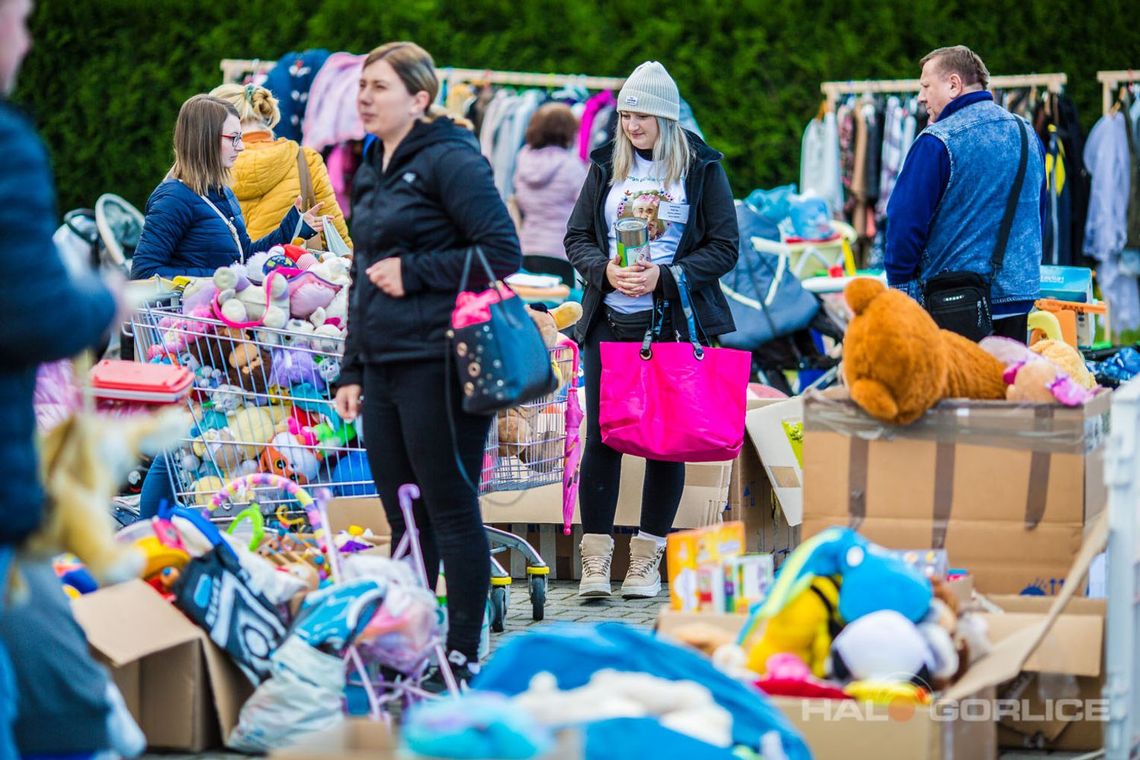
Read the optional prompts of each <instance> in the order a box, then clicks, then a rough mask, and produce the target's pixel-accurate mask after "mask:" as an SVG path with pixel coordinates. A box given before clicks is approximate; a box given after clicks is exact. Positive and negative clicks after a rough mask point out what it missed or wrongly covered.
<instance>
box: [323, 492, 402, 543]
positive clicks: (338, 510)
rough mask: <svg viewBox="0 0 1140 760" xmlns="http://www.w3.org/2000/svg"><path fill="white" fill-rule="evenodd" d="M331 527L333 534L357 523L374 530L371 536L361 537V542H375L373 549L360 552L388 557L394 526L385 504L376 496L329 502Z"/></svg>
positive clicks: (346, 498)
mask: <svg viewBox="0 0 1140 760" xmlns="http://www.w3.org/2000/svg"><path fill="white" fill-rule="evenodd" d="M328 513H329V527H330V528H331V531H330V533H331V535H334V536H335V535H336V534H337V533H339V532H340V531H342V530H348V528H349V526H351V525H357V526H359V527H361V528H365V529H367V530H371V531H372V537H371V538H364V537H360V538H358V539H357V540H358V541H360V542H361V543H371V544H373V548H372V549H364V550H363V551H361V552H359V553H360V554H366V553H369V552H376V553H379V554H382V555H384V556H385V557H387V556H388V555H389V554H391V549H392V526H391V525H389V524H388V517H387V515H385V513H384V505H383V504H381V503H380V499H378V498H376V497H375V496H367V497H342V498H338V499H333V500H332V501H330V502H329V506H328Z"/></svg>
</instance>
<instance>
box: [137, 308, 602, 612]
mask: <svg viewBox="0 0 1140 760" xmlns="http://www.w3.org/2000/svg"><path fill="white" fill-rule="evenodd" d="M132 333H133V335H134V341H135V344H136V356H137V357H138V358H139V359H145V360H148V361H168V362H171V363H175V364H179V365H181V366H184V367H187V368H189V369H190V370H191V371H192V372H193V373H194V375H195V389H194V391H193V392H192V393H191V395H190V397H189V399H188V401H187V406H188V408H189V410H190V412H191V416H192V418H193V427H192V428H191V429H190V431H189V435H188V436H187V437H186V438H185V439H184V440H183V441H182V442H181V445H180V446H179V447H178V448H177V450H175V451H169V452H167V454H166V457H167V460H168V462H169V464H170V467H169V469H170V473H171V479H172V485H173V488H174V492H175V495H176V498H177V499H178V501H179V502H180V503H183V504H189V505H196V506H198V507H203V508H209V509H210V515H211V517H212V518H213V519H214V520H216V521H219V522H229V521H230V520H232V519H233V518H234V516H235V513H234V511H233V508H232V505H230V504H229V503H228V502H226V503H222V504H219V505H215V506H213V507H211V506H210V502H211V500H212V498H213V495H214V494H215V493H217V492H218V491H219V490H221V488H222V486H223V485H224V484H225V483H226V482H229V481H232V480H235V479H237V478H240V477H242V476H246V475H252V474H254V473H258V472H263V473H270V474H273V475H279V476H281V477H284V478H287V479H288V480H290V481H293V482H295V483H297V484H299V485H303V486H305V487H307V488H315V487H318V486H326V487H328V488H329V489H330V491H331V492H332V494H333V496H336V497H363V496H375V495H376V490H375V485H374V483H373V479H372V473H371V471H370V469H369V467H368V463H367V458H366V456H365V452H364V445H363V440H362V436H361V431H360V428H359V422H358V421H354V422H351V423H349V422H346V421H345V420H343V419H342V418H341V417H340V416H339V415H338V414H337V413H336V410H335V408H334V405H333V402H332V398H333V393H332V391H333V383H334V382H335V381H336V379H337V377H338V376H339V373H340V361H341V356H342V354H343V350H344V345H343V340H341V339H337V338H332V337H324V336H315V335H313V334H310V333H307V332H299V331H290V330H281V329H275V328H269V327H256V328H252V329H236V328H231V327H229V326H227V325H226V324H225V323H223V322H221V321H219V320H217V319H214V318H213V317H212V316H195V315H193V314H190V315H187V314H183V313H182V308H181V303H180V302H179V301H178V299H177V298H166V299H162V300H158V301H155V302H153V303H150V304H148V305H146V306H145V307H143V308H141V309H140V310H138V311H137V312H136V314H135V316H134V318H133V320H132ZM552 361H553V363H554V366H555V367H556V368H557V369H558V372H559V375H560V377H561V378H562V382H561V384H560V388H559V390H557V391H556V392H555V393H553V394H550V395H549V396H547V397H544V398H542V399H539V400H537V401H534V402H531V403H529V404H526V405H524V406H523V407H521V408H519V409H516V410H511V411H508V412H502V413H500V415H499V416H498V418H497V419H496V420H495V422H494V424H493V425H492V432H491V435H490V438H489V441H488V444H487V447H486V453H485V456H484V465H483V468H482V472H481V475H480V488H479V490H480V493H481V494H483V493H490V492H492V491H503V490H517V489H520V488H533V487H536V486H538V485H545V484H549V483H556V482H558V481H559V480H561V481H562V482H563V491H564V499H563V516H564V522H565V525H566V526H567V528H566V529H567V531H568V526H569V521H570V519H571V517H572V514H573V507H574V500H575V499H576V492H577V460H578V457H579V452H578V448H579V441H578V429H579V425H580V423H581V408H580V405H579V404H578V400H577V382H578V378H577V374H578V352H577V346H576V345H575V344H574V343H573V342H572V341H569V340H568V339H567V340H565V341H564V342H563V343H560V344H559V345H558V346H556V347H555V348H554V349H553V350H552ZM511 415H522V416H524V417H525V418H526V419H528V420H529V421H530V422H531V423H532V424H530V425H529V427H528V428H527V433H526V434H524V435H523V436H521V437H518V436H516V438H512V439H509V440H508V437H504V436H502V435H500V422H502V421H503V420H504V419H505V418H507V417H508V416H511ZM252 487H253V488H254V494H253V496H254V497H255V498H256V500H257V502H258V504H260V505H261V508H262V509H263V510H265V511H266V513H267V514H269V513H272V514H277V513H278V511H279V510H283V511H282V513H281V517H282V518H286V519H296V518H297V517H298V515H296V514H295V513H294V510H295V508H296V500H295V499H292V498H290V497H289V495H288V494H287V493H284V492H282V491H281V490H280V489H277V488H274V487H273V486H271V485H267V484H264V483H261V484H256V485H254V486H252ZM487 534H488V539H489V541H490V543H491V546H492V557H491V563H492V584H493V585H492V592H491V602H490V605H491V613H492V614H491V623H492V629H493V630H495V631H496V632H499V631H502V630H503V622H504V619H505V616H506V610H507V608H508V606H509V604H508V603H509V588H510V583H511V579H510V574H509V573H508V572H506V570H505V569H504V568H503V567H502V565H501V564H500V563H499V562H498V560H496V559H495V555H497V554H501V553H502V552H505V551H507V550H508V549H509V550H513V551H517V552H519V553H520V554H522V555H523V556H524V557H526V560H527V577H528V590H529V591H530V596H531V606H532V612H533V617H534V619H535V620H541V619H543V616H544V613H543V610H544V607H545V599H546V577H547V575H548V573H549V566H548V565H547V564H546V563H545V562H544V561H543V559H542V557H541V555H539V553H538V552H537V551H536V550H535V549H534V547H533V546H531V545H530V544H529V543H528V542H527V541H526V540H524V539H522V538H520V537H518V536H515V535H513V534H511V533H508V532H505V531H501V530H498V529H494V528H490V527H488V528H487Z"/></svg>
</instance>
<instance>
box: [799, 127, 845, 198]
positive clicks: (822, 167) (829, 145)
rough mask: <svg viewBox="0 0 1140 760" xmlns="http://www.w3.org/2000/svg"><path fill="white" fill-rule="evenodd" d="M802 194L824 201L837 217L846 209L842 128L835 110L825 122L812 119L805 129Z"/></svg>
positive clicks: (801, 176)
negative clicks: (840, 142) (841, 159)
mask: <svg viewBox="0 0 1140 760" xmlns="http://www.w3.org/2000/svg"><path fill="white" fill-rule="evenodd" d="M800 192H801V193H813V194H815V195H818V196H819V197H820V198H823V199H824V200H825V201H826V202H827V207H828V210H829V212H830V213H831V214H832V215H833V216H834V215H836V214H839V213H840V212H841V211H842V209H843V181H842V177H841V169H840V165H839V127H838V124H837V123H836V120H835V114H834V113H832V112H831V111H828V112H827V113H825V114H824V115H823V118H822V119H812V120H811V121H809V122H808V125H807V127H806V128H805V129H804V136H803V142H802V143H801V148H800Z"/></svg>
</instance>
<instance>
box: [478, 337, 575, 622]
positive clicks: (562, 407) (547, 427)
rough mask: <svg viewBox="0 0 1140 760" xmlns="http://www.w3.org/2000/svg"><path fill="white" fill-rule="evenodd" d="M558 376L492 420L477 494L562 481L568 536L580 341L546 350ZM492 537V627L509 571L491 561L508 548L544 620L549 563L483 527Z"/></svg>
mask: <svg viewBox="0 0 1140 760" xmlns="http://www.w3.org/2000/svg"><path fill="white" fill-rule="evenodd" d="M550 356H551V362H552V364H553V365H554V367H555V370H556V372H557V374H558V376H559V378H560V379H561V382H560V383H559V387H558V389H557V390H555V391H554V393H551V394H549V395H547V396H543V397H542V398H539V399H536V400H535V401H531V402H528V403H526V404H522V405H520V406H518V407H514V408H512V409H508V410H506V411H503V412H499V414H498V415H497V416H496V418H495V422H494V424H493V425H492V426H491V434H490V435H489V436H488V437H487V447H486V449H485V451H484V454H483V468H482V473H481V478H480V484H479V493H480V494H488V493H493V492H497V491H520V490H523V489H527V488H537V487H539V486H546V485H551V484H554V483H559V482H561V483H562V529H563V532H564V533H566V534H567V535H569V534H570V522H571V520H573V517H574V505H575V502H576V501H577V498H578V463H579V462H580V461H581V457H582V450H581V448H582V447H581V440H580V426H581V424H582V406H581V404H580V403H579V401H578V361H579V360H578V344H576V343H575V342H574V341H572V340H570V339H569V338H566V337H562V338H561V340H560V341H559V343H558V345H556V346H555V347H554V348H552V349H551V351H550ZM487 535H488V538H489V539H490V541H491V560H492V562H491V630H493V631H496V632H499V631H502V630H503V627H504V620H505V618H506V612H507V609H508V608H509V607H510V588H511V574H510V573H509V572H507V570H506V569H505V568H504V567H503V566H502V565H501V564H500V563H499V561H498V560H497V559H495V556H496V555H500V554H502V553H504V552H506V551H507V550H511V551H515V552H518V553H519V554H521V555H522V556H523V558H524V559H525V561H526V575H527V590H528V592H529V594H530V602H531V613H532V616H533V618H534V619H535V620H542V619H543V616H544V612H543V610H544V607H545V604H546V579H547V576H548V575H549V573H550V567H549V566H548V565H547V564H546V562H544V561H543V559H542V556H541V555H540V554H539V553H538V552H537V551H535V549H534V547H533V546H531V545H530V544H529V543H528V542H527V541H525V540H524V539H522V538H520V537H519V536H516V535H514V534H513V533H508V532H506V531H502V530H498V529H497V528H491V527H488V528H487Z"/></svg>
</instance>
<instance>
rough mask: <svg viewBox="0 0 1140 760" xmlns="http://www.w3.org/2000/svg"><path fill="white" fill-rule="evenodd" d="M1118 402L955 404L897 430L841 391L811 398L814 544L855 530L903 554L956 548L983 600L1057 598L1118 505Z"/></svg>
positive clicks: (808, 496)
mask: <svg viewBox="0 0 1140 760" xmlns="http://www.w3.org/2000/svg"><path fill="white" fill-rule="evenodd" d="M1110 397H1111V394H1110V393H1109V392H1107V391H1103V392H1101V393H1099V394H1098V395H1097V396H1096V397H1095V398H1094V399H1093V400H1092V401H1090V402H1089V403H1088V404H1086V405H1085V406H1083V407H1081V408H1075V409H1069V408H1064V407H1060V406H1051V405H1032V404H1012V403H1007V402H997V401H966V400H949V401H943V402H942V403H941V404H939V405H938V406H937V407H935V408H934V409H932V410H931V411H930V412H928V413H927V415H926V416H925V417H923V418H922V419H921V420H919V421H918V422H915V423H914V424H913V425H909V426H906V427H892V426H884V425H881V424H880V423H878V422H877V421H875V420H873V419H872V418H871V417H869V416H867V415H866V414H865V413H863V411H862V410H861V409H859V408H858V407H857V406H856V405H855V404H854V402H852V401H850V400H849V399H847V398H846V396H845V392H844V391H842V390H841V389H837V390H836V391H828V392H826V393H824V394H819V393H813V394H809V395H808V396H806V397H805V399H804V431H805V432H804V522H803V537H804V538H808V537H809V536H812V535H815V534H816V533H818V532H820V531H821V530H823V529H824V528H826V527H828V526H830V525H846V526H850V527H852V528H855V529H856V530H858V531H859V532H861V533H862V534H863V535H865V536H867V538H869V539H871V540H872V541H875V542H876V543H879V544H881V545H883V546H885V547H888V548H892V549H915V548H934V549H945V550H946V551H947V553H948V555H949V559H950V565H951V567H954V568H964V569H965V570H966V571H967V572H968V573H969V574H970V575H972V576H973V577H974V581H975V584H976V586H977V587H978V589H979V590H981V591H982V592H983V593H987V594H990V593H995V594H1020V593H1028V594H1038V595H1039V594H1046V595H1049V594H1056V593H1058V591H1059V589H1060V583H1061V582H1062V579H1063V577H1064V572H1065V569H1066V568H1067V567H1068V566H1069V563H1070V562H1071V560H1072V557H1073V556H1074V555H1075V554H1076V552H1077V550H1078V548H1079V547H1080V546H1081V541H1082V539H1083V537H1084V532H1085V525H1086V524H1087V523H1088V521H1090V520H1091V519H1092V518H1093V517H1095V516H1096V515H1097V514H1099V513H1100V512H1101V511H1102V510H1103V509H1104V507H1105V505H1106V503H1107V491H1106V489H1105V484H1104V441H1105V439H1106V437H1107V432H1108V417H1109V408H1110Z"/></svg>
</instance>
